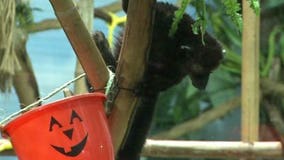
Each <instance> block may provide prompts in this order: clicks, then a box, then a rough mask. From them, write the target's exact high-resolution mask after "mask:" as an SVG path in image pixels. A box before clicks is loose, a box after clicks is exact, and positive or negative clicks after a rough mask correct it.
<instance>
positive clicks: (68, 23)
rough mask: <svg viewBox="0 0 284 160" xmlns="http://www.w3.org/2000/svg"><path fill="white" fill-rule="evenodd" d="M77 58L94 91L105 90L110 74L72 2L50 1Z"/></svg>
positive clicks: (70, 0) (65, 0) (66, 0)
mask: <svg viewBox="0 0 284 160" xmlns="http://www.w3.org/2000/svg"><path fill="white" fill-rule="evenodd" d="M50 3H51V4H52V6H53V9H54V11H55V14H56V16H57V18H58V20H59V22H60V24H61V26H62V28H63V29H64V32H65V33H66V35H67V37H68V39H69V41H70V42H71V45H72V47H73V49H74V51H75V53H76V54H77V57H78V59H79V61H80V63H81V65H82V67H83V69H84V70H85V72H86V74H87V75H88V78H89V81H90V83H91V85H92V86H93V87H94V89H99V90H101V89H104V87H105V85H106V83H107V81H108V78H109V73H108V70H107V67H106V64H105V63H104V61H103V58H102V56H101V54H100V52H99V50H98V48H97V46H96V44H95V43H94V41H93V39H92V37H91V34H90V33H89V32H88V30H87V28H86V26H85V25H84V23H83V21H82V19H81V17H80V15H79V13H78V11H77V9H76V7H75V5H74V3H73V1H72V0H50Z"/></svg>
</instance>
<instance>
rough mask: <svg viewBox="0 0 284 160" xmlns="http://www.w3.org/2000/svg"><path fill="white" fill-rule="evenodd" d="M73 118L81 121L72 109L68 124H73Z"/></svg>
mask: <svg viewBox="0 0 284 160" xmlns="http://www.w3.org/2000/svg"><path fill="white" fill-rule="evenodd" d="M75 118H77V119H78V120H79V121H80V122H82V121H83V120H82V119H81V117H80V116H79V115H78V114H77V113H76V112H75V111H74V110H72V113H71V119H70V124H73V121H74V119H75Z"/></svg>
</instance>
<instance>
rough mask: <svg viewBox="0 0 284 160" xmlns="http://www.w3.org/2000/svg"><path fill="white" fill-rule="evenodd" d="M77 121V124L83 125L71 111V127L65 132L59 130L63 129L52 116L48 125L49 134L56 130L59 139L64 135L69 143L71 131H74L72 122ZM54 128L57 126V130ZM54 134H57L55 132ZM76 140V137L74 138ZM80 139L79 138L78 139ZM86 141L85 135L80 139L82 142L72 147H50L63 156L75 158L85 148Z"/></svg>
mask: <svg viewBox="0 0 284 160" xmlns="http://www.w3.org/2000/svg"><path fill="white" fill-rule="evenodd" d="M75 120H77V124H78V121H79V122H81V123H83V120H82V119H81V117H80V116H79V115H78V114H77V113H76V112H75V111H74V110H72V113H71V118H70V122H69V124H70V125H72V126H73V127H72V128H70V129H67V130H63V131H62V130H60V128H62V127H63V125H61V123H59V121H58V120H56V119H55V118H54V117H53V116H51V118H50V125H49V132H53V130H55V129H57V130H59V132H58V133H59V134H60V135H58V136H59V137H60V136H61V135H62V133H63V135H65V136H66V137H67V138H68V139H69V140H70V141H72V139H73V131H74V125H75V124H74V121H75ZM55 126H57V128H54V127H55ZM55 134H57V133H56V132H55ZM76 139H78V137H76ZM79 139H80V138H79ZM87 139H88V134H86V135H85V136H84V137H82V140H81V141H79V143H77V144H75V145H74V146H66V147H63V146H57V145H52V144H50V145H51V147H52V148H53V149H54V150H56V151H57V152H59V153H61V154H63V155H65V156H70V157H75V156H77V155H79V154H80V153H81V152H82V150H83V149H84V148H85V145H86V143H87ZM66 148H71V149H70V150H66Z"/></svg>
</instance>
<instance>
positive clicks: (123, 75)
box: [109, 0, 156, 154]
mask: <svg viewBox="0 0 284 160" xmlns="http://www.w3.org/2000/svg"><path fill="white" fill-rule="evenodd" d="M155 2H156V0H129V5H128V10H127V23H126V28H125V33H124V37H123V43H122V48H121V51H120V52H121V53H120V57H119V64H118V67H117V70H116V79H117V83H118V84H117V85H118V86H119V88H118V90H119V91H118V93H117V95H115V96H114V97H115V99H114V100H113V109H112V111H111V114H110V116H109V126H110V133H111V136H112V138H113V146H114V151H115V154H116V153H117V151H118V149H119V147H120V145H121V144H122V142H123V139H124V137H125V135H126V133H127V129H128V126H129V124H131V118H132V114H133V112H134V110H135V107H136V105H137V103H138V101H139V98H138V97H137V96H136V95H135V94H134V92H133V90H132V89H135V87H136V86H137V84H138V83H139V82H140V81H141V80H142V77H143V74H144V70H145V65H146V60H147V58H146V57H147V56H146V55H147V53H148V51H149V49H150V45H151V40H152V28H153V18H154V16H153V13H154V12H153V11H154V8H153V6H154V4H155ZM120 88H124V89H120Z"/></svg>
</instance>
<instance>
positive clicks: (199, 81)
mask: <svg viewBox="0 0 284 160" xmlns="http://www.w3.org/2000/svg"><path fill="white" fill-rule="evenodd" d="M127 3H128V1H124V2H123V8H124V10H125V11H126V10H127ZM155 9H156V13H155V24H154V29H153V34H152V37H153V38H152V44H151V50H150V52H149V56H148V57H149V58H148V62H147V69H146V72H145V74H144V78H143V80H142V82H141V85H140V86H138V95H137V96H139V97H140V100H141V101H140V104H138V106H137V110H136V111H135V113H134V116H133V117H134V118H133V120H132V122H131V123H130V124H131V125H130V127H129V131H128V135H126V137H125V141H124V144H123V145H122V146H121V148H120V150H119V152H118V154H117V157H116V159H118V160H138V159H139V157H140V152H141V149H142V147H143V144H144V142H145V139H146V136H147V133H148V130H149V128H150V125H151V120H152V117H153V113H154V110H155V102H156V99H157V96H158V94H159V92H161V91H164V90H166V89H167V88H169V87H171V86H173V85H175V84H177V83H179V82H180V81H181V80H182V79H183V78H184V77H185V76H187V75H189V76H190V78H191V80H192V84H193V85H194V86H195V87H196V88H198V89H205V87H206V85H207V81H208V78H209V75H210V73H211V72H212V71H213V70H214V69H215V68H216V67H217V66H218V65H219V64H220V61H221V60H222V58H223V56H222V48H221V46H220V44H219V43H218V42H217V41H216V40H215V39H214V38H213V37H211V36H210V35H209V34H207V33H206V34H205V35H204V41H205V45H203V44H202V40H201V36H200V35H195V34H193V32H192V29H191V25H192V24H193V23H194V21H193V20H192V18H191V17H190V16H188V15H184V16H183V19H182V20H181V22H180V23H179V26H178V30H177V32H176V33H175V35H174V37H172V38H170V37H169V36H168V34H169V30H170V27H171V24H172V21H173V17H174V11H176V10H177V9H178V8H177V7H175V6H173V5H171V4H168V3H161V2H158V3H157V4H156V7H155ZM97 34H100V33H97ZM102 36H103V35H102ZM95 39H96V41H97V39H99V38H98V37H95ZM121 40H122V38H120V39H118V42H117V44H116V49H115V51H114V52H115V53H114V56H115V57H116V58H115V59H117V58H118V54H119V51H120V48H121ZM96 43H97V45H98V47H99V49H100V50H101V52H102V54H108V56H105V55H103V57H104V58H106V59H105V60H106V63H107V64H108V65H111V66H113V67H115V66H116V63H115V60H114V59H113V58H112V57H111V56H109V55H110V52H109V50H108V49H107V51H106V52H105V51H104V50H105V47H103V46H104V45H102V44H99V42H96ZM99 45H101V46H99Z"/></svg>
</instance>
